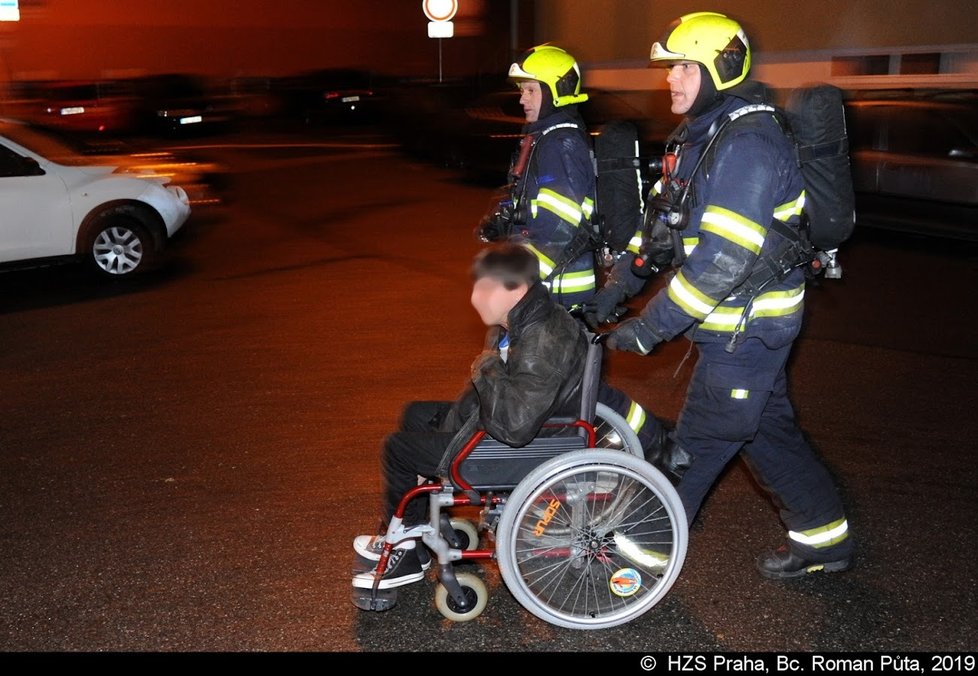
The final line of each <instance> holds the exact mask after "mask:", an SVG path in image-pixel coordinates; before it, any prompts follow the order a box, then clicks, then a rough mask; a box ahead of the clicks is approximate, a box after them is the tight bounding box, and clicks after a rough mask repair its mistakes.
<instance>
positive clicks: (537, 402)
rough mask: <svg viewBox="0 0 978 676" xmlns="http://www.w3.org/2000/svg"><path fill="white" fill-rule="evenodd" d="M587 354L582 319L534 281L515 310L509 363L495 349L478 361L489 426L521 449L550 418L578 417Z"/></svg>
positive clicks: (482, 416) (476, 382)
mask: <svg viewBox="0 0 978 676" xmlns="http://www.w3.org/2000/svg"><path fill="white" fill-rule="evenodd" d="M493 347H498V346H496V345H494V346H493ZM586 356H587V338H586V336H585V335H584V331H583V329H582V327H581V323H580V322H578V321H577V320H576V319H574V318H573V317H571V316H570V314H569V313H568V312H567V310H565V309H564V308H563V307H560V306H559V305H557V304H556V303H554V302H553V299H552V298H551V297H550V294H549V292H548V291H547V288H546V287H545V286H543V284H541V283H539V282H538V283H536V284H534V285H533V286H532V287H531V288H530V290H529V291H528V292H527V293H526V295H525V296H524V297H523V299H522V300H520V302H519V303H518V304H517V305H516V307H514V308H513V309H512V310H511V311H510V313H509V349H508V356H507V359H506V361H503V359H502V357H501V356H500V354H499V351H498V349H493V350H487V351H486V352H484V353H483V354H482V355H481V356H480V357H479V358H478V359H476V361H475V363H474V364H473V365H472V385H473V387H474V389H475V392H476V394H477V396H478V403H479V413H478V417H479V422H480V424H481V426H482V427H483V429H485V430H486V432H488V433H489V434H490V435H491V436H492V437H493V438H495V439H497V440H498V441H502V442H503V443H505V444H508V445H510V446H516V447H518V446H524V445H526V444H528V443H529V442H530V441H532V440H533V438H534V437H536V436H537V435H538V433H539V432H540V428H541V426H542V425H543V423H544V422H545V421H546V420H547V419H548V418H552V417H568V418H577V417H578V416H579V415H580V409H581V383H582V380H583V377H584V365H585V361H586Z"/></svg>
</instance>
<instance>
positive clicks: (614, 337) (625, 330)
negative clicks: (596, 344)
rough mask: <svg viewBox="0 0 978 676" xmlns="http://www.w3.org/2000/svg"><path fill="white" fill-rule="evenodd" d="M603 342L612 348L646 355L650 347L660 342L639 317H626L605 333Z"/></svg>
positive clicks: (650, 349)
mask: <svg viewBox="0 0 978 676" xmlns="http://www.w3.org/2000/svg"><path fill="white" fill-rule="evenodd" d="M605 335H606V336H607V338H605V340H604V343H605V345H607V346H608V347H610V348H611V349H612V350H625V351H628V352H637V353H638V354H641V355H646V354H648V353H649V352H651V351H652V348H653V347H655V346H656V345H658V344H659V343H661V342H662V339H661V338H659V336H657V335H656V334H655V333H653V332H652V329H650V328H649V326H648V324H646V323H645V322H644V321H643V320H642V319H641V317H633V318H632V319H626V320H625V321H623V322H622V323H621V324H619V325H618V326H616V327H615V328H613V329H612V330H611V331H609V332H608V333H606V334H605Z"/></svg>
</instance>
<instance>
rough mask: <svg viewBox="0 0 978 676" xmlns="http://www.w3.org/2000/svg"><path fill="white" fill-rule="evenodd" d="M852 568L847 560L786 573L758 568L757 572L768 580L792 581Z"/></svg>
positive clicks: (829, 562) (819, 564)
mask: <svg viewBox="0 0 978 676" xmlns="http://www.w3.org/2000/svg"><path fill="white" fill-rule="evenodd" d="M850 568H852V562H851V561H849V560H848V559H847V560H845V561H828V562H826V563H815V564H812V565H810V566H806V567H805V568H800V569H799V570H794V571H791V572H788V571H776V572H775V571H771V570H764V569H762V568H758V569H757V570H758V572H760V574H761V575H762V576H764V577H766V578H767V579H769V580H792V579H794V578H798V577H804V576H805V575H811V574H812V573H842V572H845V571H847V570H849V569H850Z"/></svg>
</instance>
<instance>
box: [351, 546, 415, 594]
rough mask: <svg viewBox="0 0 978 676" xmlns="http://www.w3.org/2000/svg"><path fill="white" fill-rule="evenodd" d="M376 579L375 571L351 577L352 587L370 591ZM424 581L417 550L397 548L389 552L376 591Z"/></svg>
mask: <svg viewBox="0 0 978 676" xmlns="http://www.w3.org/2000/svg"><path fill="white" fill-rule="evenodd" d="M376 579H377V571H376V569H374V570H371V571H368V572H366V573H358V574H357V575H354V576H353V586H354V587H357V588H359V589H372V588H373V586H374V581H375V580H376ZM423 579H424V570H423V569H422V568H421V562H420V561H418V548H417V547H411V548H410V549H403V548H401V547H397V548H395V549H393V550H391V555H390V558H389V559H387V570H386V571H385V572H384V575H383V576H382V577H381V578H380V582H379V583H378V584H377V589H392V588H394V587H400V586H403V585H406V584H411V583H412V582H418V581H420V580H423Z"/></svg>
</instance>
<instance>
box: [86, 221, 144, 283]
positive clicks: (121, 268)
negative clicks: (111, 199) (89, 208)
mask: <svg viewBox="0 0 978 676" xmlns="http://www.w3.org/2000/svg"><path fill="white" fill-rule="evenodd" d="M155 254H156V245H155V242H154V240H153V235H152V231H151V230H150V227H149V226H148V225H147V223H146V218H145V216H144V215H142V214H141V213H140V212H139V211H138V210H136V209H134V208H133V207H130V206H119V207H114V208H112V209H109V210H107V211H105V212H104V213H102V214H100V215H99V216H98V217H97V218H96V219H95V221H94V222H93V223H92V227H91V230H90V235H89V237H88V239H87V246H86V249H85V258H86V262H87V263H88V265H89V267H90V268H91V269H93V270H94V271H95V272H96V273H98V274H99V275H102V276H105V277H110V278H113V279H119V278H122V277H128V276H130V275H133V274H135V273H136V272H141V271H142V270H144V269H146V268H148V267H150V264H151V263H152V262H153V259H154V257H155Z"/></svg>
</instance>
